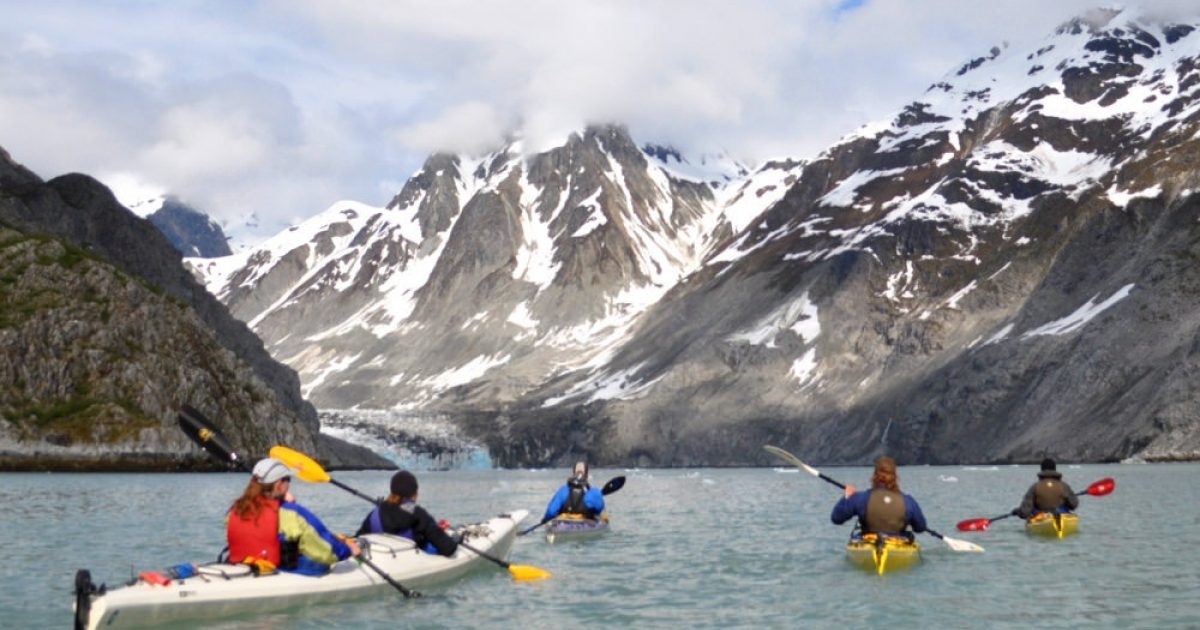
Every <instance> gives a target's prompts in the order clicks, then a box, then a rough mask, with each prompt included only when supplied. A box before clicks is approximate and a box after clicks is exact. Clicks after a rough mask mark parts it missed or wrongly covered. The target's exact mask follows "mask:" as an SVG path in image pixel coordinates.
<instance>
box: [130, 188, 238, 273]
mask: <svg viewBox="0 0 1200 630" xmlns="http://www.w3.org/2000/svg"><path fill="white" fill-rule="evenodd" d="M146 218H147V219H149V220H150V223H152V224H153V225H154V227H156V228H158V231H159V232H162V233H163V236H166V237H167V241H169V242H170V243H171V246H172V247H174V248H175V251H177V252H179V254H180V255H181V256H184V257H194V258H219V257H221V256H228V255H230V254H232V253H233V251H232V250H230V249H229V243H228V239H227V238H226V237H225V232H223V231H222V230H221V226H219V225H217V224H216V223H215V222H213V220H212V219H210V218H208V215H206V214H204V213H202V212H200V211H198V210H196V209H194V208H192V207H190V206H188V205H186V204H184V203H182V202H180V201H179V200H178V199H175V198H173V197H167V199H166V200H165V201H164V202H163V205H162V208H159V209H158V210H157V211H155V212H154V213H153V214H151V215H150V216H149V217H146Z"/></svg>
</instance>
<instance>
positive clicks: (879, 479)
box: [871, 455, 900, 492]
mask: <svg viewBox="0 0 1200 630" xmlns="http://www.w3.org/2000/svg"><path fill="white" fill-rule="evenodd" d="M871 487H872V488H884V489H886V490H891V491H892V492H900V480H899V479H898V478H897V477H896V460H894V459H892V458H891V457H888V456H887V455H880V456H879V457H877V458H876V459H875V473H874V474H873V475H871Z"/></svg>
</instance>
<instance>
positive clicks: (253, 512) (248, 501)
mask: <svg viewBox="0 0 1200 630" xmlns="http://www.w3.org/2000/svg"><path fill="white" fill-rule="evenodd" d="M274 485H275V484H273V483H261V482H259V481H258V480H257V479H255V478H253V477H251V478H250V483H248V484H246V490H245V492H242V496H240V497H238V499H237V501H234V502H233V507H232V508H230V510H229V511H231V512H233V513H234V514H237V516H238V518H240V519H242V520H243V521H254V520H258V513H259V512H261V511H262V509H263V506H265V505H266V504H267V502H268V501H269V500H270V499H271V496H270V493H271V486H274Z"/></svg>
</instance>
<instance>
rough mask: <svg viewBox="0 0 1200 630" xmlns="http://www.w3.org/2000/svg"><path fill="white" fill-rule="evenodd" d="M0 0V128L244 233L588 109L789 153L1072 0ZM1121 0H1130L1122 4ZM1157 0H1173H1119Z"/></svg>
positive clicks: (1180, 8) (51, 155)
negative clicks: (127, 178)
mask: <svg viewBox="0 0 1200 630" xmlns="http://www.w3.org/2000/svg"><path fill="white" fill-rule="evenodd" d="M842 4H843V2H842V1H841V0H807V1H805V2H777V1H773V0H741V1H736V2H735V1H732V0H729V1H718V0H658V1H656V2H644V1H643V0H596V1H592V2H562V1H561V0H520V1H518V0H511V1H506V2H474V1H468V0H440V1H439V2H425V1H423V0H420V1H419V0H362V1H359V2H355V3H333V2H327V1H325V0H310V1H304V2H295V1H292V2H283V1H270V0H263V1H260V2H257V3H244V2H233V1H229V2H216V3H203V4H198V3H162V4H145V3H134V4H127V5H120V4H112V3H94V2H84V1H83V0H75V1H64V2H55V3H18V2H13V1H8V0H0V5H3V11H4V16H5V19H4V21H3V23H0V146H3V147H5V148H6V149H7V150H8V151H9V152H10V153H11V154H12V156H13V157H14V159H16V160H18V161H20V162H22V163H24V164H26V165H27V166H29V167H30V168H32V169H33V170H35V171H36V172H38V173H39V174H41V175H42V176H44V177H50V176H54V175H57V174H59V173H62V172H65V171H72V170H74V171H83V172H88V173H93V174H97V175H102V174H105V173H124V174H127V175H130V174H132V175H135V176H136V179H137V180H138V181H139V182H140V185H142V186H147V187H149V188H152V189H163V190H168V191H170V192H173V193H176V194H179V195H181V196H183V197H184V198H185V200H187V201H189V202H191V203H193V204H195V205H197V206H198V207H200V208H201V209H202V210H205V211H207V212H210V213H211V214H213V215H214V216H215V217H216V218H218V220H221V221H223V222H226V223H232V224H237V223H239V222H240V220H241V217H243V216H245V215H248V214H250V213H257V214H258V216H259V217H260V218H261V226H262V227H261V228H260V234H259V236H264V235H267V234H270V233H272V232H274V231H276V230H278V229H280V228H281V227H282V226H284V225H286V224H287V223H289V222H292V221H295V220H297V219H299V218H303V217H306V216H308V215H311V214H313V213H315V212H318V211H319V210H321V209H323V208H325V207H327V206H328V204H329V203H330V202H332V201H333V200H336V199H341V198H355V199H360V200H362V201H364V202H367V203H371V204H375V205H382V204H384V203H386V201H387V200H388V199H389V198H390V197H391V196H392V195H393V194H394V193H395V192H396V188H397V184H398V183H399V182H402V181H403V179H404V178H405V177H406V176H407V175H408V174H409V173H411V172H412V171H413V170H414V169H415V168H416V166H417V165H418V164H419V163H420V162H421V161H422V160H423V159H424V157H425V154H426V153H428V152H431V151H434V150H465V151H478V150H481V149H483V148H485V147H487V146H488V145H490V144H491V143H493V142H494V141H495V140H496V139H498V138H500V137H502V136H503V135H504V134H505V133H507V132H509V131H512V130H513V127H514V126H519V127H520V128H521V131H522V132H523V134H524V136H525V137H526V138H527V139H528V140H529V144H530V145H533V146H546V145H549V144H554V143H556V142H557V141H559V140H560V139H561V138H562V137H563V135H564V134H565V133H566V132H568V131H571V130H575V129H578V128H579V127H580V126H581V125H583V124H585V123H589V122H612V121H615V122H624V123H626V124H628V125H629V126H630V127H631V128H632V129H633V130H634V132H635V133H636V134H637V135H638V136H639V138H642V139H654V140H660V141H666V142H671V143H674V144H676V145H678V146H680V147H681V148H685V149H695V150H711V149H715V148H724V149H726V150H729V151H730V152H732V153H733V154H734V155H736V156H738V157H741V158H743V159H745V160H746V161H755V160H760V159H764V158H769V157H777V156H780V155H788V156H794V157H804V156H808V155H812V154H814V153H816V152H817V151H819V150H820V149H822V148H824V147H825V146H827V145H828V144H829V143H830V142H832V141H834V140H836V139H837V138H838V137H840V136H841V135H842V134H844V133H847V132H849V131H851V130H853V129H854V128H856V127H858V126H859V125H861V124H863V123H865V122H869V121H872V120H877V119H880V118H888V117H890V116H892V115H893V114H894V113H895V112H896V111H897V109H898V108H899V107H902V106H903V105H904V104H905V103H906V102H908V101H910V100H912V99H914V98H917V97H919V95H920V94H921V93H922V92H923V91H924V89H925V88H926V87H927V86H928V85H929V84H930V83H932V82H934V81H937V80H939V79H940V78H941V77H942V76H943V75H945V74H947V73H948V72H951V71H953V70H954V69H956V68H957V67H958V66H959V65H961V64H962V63H963V62H965V61H967V60H968V59H970V58H972V57H976V56H979V55H982V54H986V52H987V50H988V49H989V48H991V47H992V46H993V45H997V44H1000V43H1001V42H1003V41H1006V40H1007V41H1010V42H1012V43H1013V44H1015V45H1019V44H1022V43H1032V42H1036V41H1037V40H1040V39H1041V38H1043V37H1045V36H1047V35H1049V34H1050V32H1051V31H1052V30H1053V28H1054V27H1055V26H1057V24H1059V23H1060V22H1062V21H1063V20H1065V19H1067V18H1069V17H1071V16H1073V15H1079V14H1081V13H1083V12H1084V11H1085V10H1086V9H1087V8H1089V7H1090V6H1092V3H1091V2H1088V1H1085V0H1059V1H1057V2H1052V3H1047V2H1044V0H1007V1H1006V2H1002V3H986V4H985V3H976V2H962V1H961V0H924V1H923V2H919V3H914V2H908V1H904V0H865V2H863V3H862V4H861V6H858V7H857V8H854V9H851V10H848V11H844V10H840V9H839V7H840V6H842ZM1135 4H1137V3H1135ZM1140 4H1141V6H1143V7H1146V8H1148V9H1149V10H1151V11H1154V12H1157V13H1160V14H1166V15H1170V16H1174V17H1178V16H1179V15H1184V14H1186V13H1187V12H1189V11H1194V9H1193V7H1192V6H1191V4H1192V3H1189V2H1183V1H1179V0H1158V1H1151V2H1143V3H1140Z"/></svg>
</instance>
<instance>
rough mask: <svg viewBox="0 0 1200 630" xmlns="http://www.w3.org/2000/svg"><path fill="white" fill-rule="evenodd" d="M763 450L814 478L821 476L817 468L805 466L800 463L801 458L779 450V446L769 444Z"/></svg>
mask: <svg viewBox="0 0 1200 630" xmlns="http://www.w3.org/2000/svg"><path fill="white" fill-rule="evenodd" d="M763 450H764V451H766V452H768V453H770V454H772V455H774V456H775V457H778V458H779V459H782V460H783V461H785V462H787V463H789V464H791V465H793V466H795V467H796V468H799V469H800V470H803V471H804V472H806V473H808V474H810V475H812V476H814V477H820V476H821V471H819V470H817V469H816V468H813V467H812V466H809V465H808V464H805V463H804V462H802V461H800V458H799V457H796V456H795V455H792V454H791V453H789V452H787V451H785V450H783V449H781V448H779V447H778V446H771V445H770V444H767V445H765V446H763Z"/></svg>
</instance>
